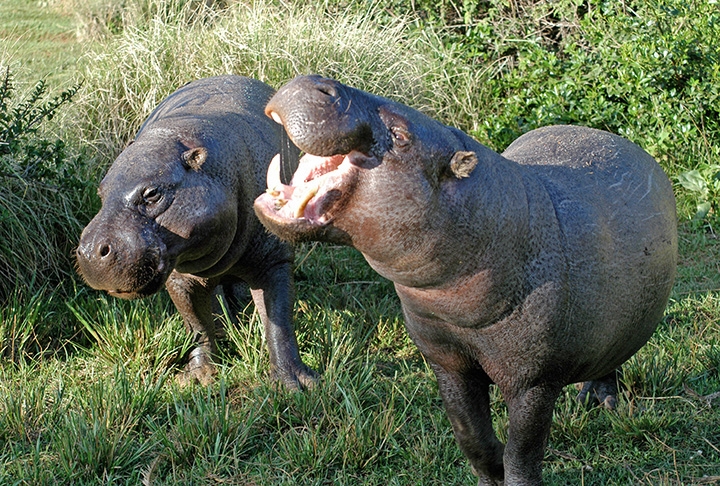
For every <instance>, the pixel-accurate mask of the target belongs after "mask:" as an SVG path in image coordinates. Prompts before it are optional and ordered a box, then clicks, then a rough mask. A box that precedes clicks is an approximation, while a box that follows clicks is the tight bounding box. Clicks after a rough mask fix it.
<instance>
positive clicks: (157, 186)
mask: <svg viewBox="0 0 720 486" xmlns="http://www.w3.org/2000/svg"><path fill="white" fill-rule="evenodd" d="M273 93H274V90H273V89H272V88H271V87H269V86H267V85H265V84H264V83H261V82H260V81H257V80H253V79H248V78H244V77H240V76H221V77H213V78H207V79H201V80H198V81H194V82H192V83H190V84H188V85H186V86H184V87H182V88H180V89H179V90H178V91H176V92H175V93H173V94H172V95H170V96H169V97H168V98H167V99H165V100H164V101H163V102H162V103H161V104H160V105H159V106H158V107H157V108H156V109H155V111H154V112H153V113H152V114H151V115H150V117H149V118H148V119H147V120H146V121H145V123H144V124H143V126H142V127H141V128H140V131H139V132H138V134H137V136H136V138H135V140H134V142H133V143H131V144H130V145H129V146H128V147H127V148H126V149H125V150H124V151H123V152H122V153H121V154H120V156H119V157H118V158H117V159H116V160H115V162H114V163H113V164H112V166H111V167H110V169H109V170H108V173H107V175H106V176H105V178H104V179H103V180H102V182H101V183H100V187H99V190H98V193H99V195H100V198H101V200H102V208H101V210H100V212H99V213H98V214H97V215H96V216H95V218H93V220H92V221H91V222H90V223H89V224H88V225H87V227H86V228H85V229H84V231H83V233H82V236H81V238H80V244H79V246H78V249H77V263H78V270H79V272H80V274H81V275H82V276H83V277H84V278H85V280H86V281H87V283H88V284H89V285H90V286H92V287H93V288H96V289H101V290H106V291H107V292H108V293H109V294H110V295H113V296H116V297H121V298H127V299H133V298H139V297H144V296H147V295H150V294H153V293H155V292H157V291H158V290H160V289H161V288H162V286H163V284H165V286H166V287H167V290H168V292H169V294H170V297H171V298H172V300H173V302H174V303H175V306H176V307H177V309H178V311H179V312H180V314H182V317H183V319H184V321H185V325H186V327H187V329H188V331H189V332H191V333H193V334H194V336H195V340H196V344H197V346H196V347H195V348H194V350H193V351H192V352H191V354H190V358H189V362H188V364H187V366H186V368H185V371H184V373H183V374H181V375H180V376H179V379H180V381H181V382H188V381H193V380H198V381H200V382H201V383H202V384H208V383H210V382H211V381H212V379H213V376H214V375H215V373H216V368H215V366H214V365H213V362H212V355H213V354H214V353H215V351H216V344H215V326H214V322H213V317H212V312H211V304H212V301H213V291H214V289H215V288H216V287H218V286H226V287H228V286H232V285H234V284H235V283H236V282H245V283H246V284H247V285H248V286H249V287H250V291H251V294H252V298H253V300H254V302H255V305H256V307H257V309H258V312H259V314H260V318H261V320H262V322H263V325H264V327H265V334H266V339H267V343H268V346H269V348H270V363H271V373H272V374H273V376H274V377H275V378H276V379H278V380H280V381H281V382H282V383H284V384H285V385H286V386H288V387H290V388H293V389H299V388H301V387H303V386H308V385H310V384H311V383H312V382H313V380H314V379H315V373H314V372H313V371H312V370H310V369H309V368H307V367H306V366H305V365H304V364H303V362H302V361H301V359H300V356H299V354H298V348H297V342H296V339H295V334H294V331H293V327H292V308H293V302H294V293H293V281H292V262H293V250H292V247H291V246H290V245H288V244H287V243H285V242H281V241H280V240H279V239H278V238H277V237H275V236H273V235H270V234H269V233H268V232H267V231H265V229H264V228H263V227H262V225H261V224H260V223H259V221H258V220H257V217H256V216H255V214H254V212H253V209H252V204H253V201H254V199H255V198H256V197H257V196H258V195H259V194H260V193H261V192H262V191H263V190H264V189H265V174H266V171H267V167H268V163H269V162H270V160H271V159H272V156H273V155H274V154H275V153H276V151H277V148H278V146H279V143H280V127H278V126H277V124H275V123H273V122H272V121H270V120H269V119H268V118H267V117H266V116H265V115H264V113H263V108H264V106H265V103H266V102H267V100H268V99H269V98H270V97H271V96H272V94H273Z"/></svg>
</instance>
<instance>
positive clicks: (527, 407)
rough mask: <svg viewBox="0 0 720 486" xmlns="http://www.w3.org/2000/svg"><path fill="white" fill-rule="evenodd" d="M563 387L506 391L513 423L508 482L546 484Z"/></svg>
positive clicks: (507, 451) (508, 449)
mask: <svg viewBox="0 0 720 486" xmlns="http://www.w3.org/2000/svg"><path fill="white" fill-rule="evenodd" d="M561 390H562V386H559V385H551V384H543V385H539V386H536V387H533V388H530V389H527V390H523V391H521V392H519V393H517V394H515V395H511V394H506V393H504V392H503V396H505V401H506V403H507V407H508V422H509V426H508V442H507V444H506V445H505V455H504V456H503V459H504V462H505V481H506V482H507V484H513V485H515V484H518V485H540V484H542V460H543V455H544V452H545V446H546V445H547V441H548V437H549V436H550V426H551V424H552V414H553V409H554V408H555V401H556V400H557V397H558V396H559V395H560V391H561ZM508 395H510V396H508Z"/></svg>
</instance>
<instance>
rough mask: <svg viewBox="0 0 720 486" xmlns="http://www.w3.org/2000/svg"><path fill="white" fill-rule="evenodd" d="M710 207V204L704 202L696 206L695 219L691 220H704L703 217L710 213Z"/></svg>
mask: <svg viewBox="0 0 720 486" xmlns="http://www.w3.org/2000/svg"><path fill="white" fill-rule="evenodd" d="M711 207H712V204H710V202H708V201H705V202H702V203H700V204H698V205H697V211H696V212H695V217H694V218H693V219H695V220H703V219H705V216H707V214H708V213H709V212H710V208H711Z"/></svg>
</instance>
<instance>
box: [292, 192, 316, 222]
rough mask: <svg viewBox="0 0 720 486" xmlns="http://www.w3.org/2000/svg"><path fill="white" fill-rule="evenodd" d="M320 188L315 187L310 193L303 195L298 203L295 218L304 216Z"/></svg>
mask: <svg viewBox="0 0 720 486" xmlns="http://www.w3.org/2000/svg"><path fill="white" fill-rule="evenodd" d="M317 192H318V188H317V187H314V188H312V189H310V190H308V191H306V192H305V194H304V195H303V198H302V199H301V200H300V201H298V205H297V207H296V208H295V218H296V219H297V218H301V217H302V215H303V214H304V213H305V206H307V203H309V202H310V199H312V198H313V197H315V194H317Z"/></svg>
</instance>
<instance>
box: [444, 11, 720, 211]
mask: <svg viewBox="0 0 720 486" xmlns="http://www.w3.org/2000/svg"><path fill="white" fill-rule="evenodd" d="M471 3H473V2H471ZM488 3H490V4H492V5H496V6H497V7H495V8H491V9H489V10H487V11H486V12H485V15H484V16H483V17H482V18H473V19H472V22H471V23H470V24H468V25H467V26H466V28H465V29H464V31H463V32H462V34H463V35H456V36H455V37H453V39H454V42H455V43H456V45H457V46H459V47H458V49H459V51H460V52H461V53H463V55H464V56H465V58H466V59H467V60H468V62H470V63H475V64H476V65H478V66H483V65H492V66H493V67H492V68H489V69H488V70H487V73H488V76H487V80H486V81H487V84H488V87H487V89H488V90H489V93H490V96H489V97H488V98H487V101H488V105H487V107H486V108H485V110H484V114H483V115H481V118H482V121H481V123H480V124H479V126H477V127H476V128H475V130H473V134H474V135H475V136H477V137H478V138H479V139H481V140H485V141H487V142H488V143H489V144H491V145H492V146H494V147H496V148H498V149H502V148H503V147H505V146H507V145H508V144H509V143H510V142H511V141H512V140H514V139H515V138H516V137H517V136H519V135H520V134H522V133H525V132H527V131H529V130H531V129H533V128H537V127H540V126H544V125H549V124H557V123H570V124H582V125H587V126H592V127H596V128H601V129H605V130H608V131H611V132H614V133H618V134H620V135H623V136H625V137H627V138H629V139H630V140H633V141H634V142H636V143H639V144H640V145H641V146H642V147H643V148H645V149H646V150H647V151H648V152H649V153H650V154H652V155H653V156H654V157H655V158H656V159H658V161H659V162H660V163H661V165H663V167H664V169H665V170H666V171H667V172H668V174H669V175H670V176H671V177H672V178H673V179H675V180H677V181H679V182H680V183H683V184H682V186H683V187H684V188H685V189H690V186H689V185H688V184H686V183H684V182H685V181H687V179H688V174H687V171H689V170H699V175H700V176H701V177H702V178H703V179H704V181H705V183H704V184H703V187H710V186H712V184H713V181H714V177H715V174H716V173H717V171H713V170H712V167H713V166H715V165H717V163H718V158H719V157H720V51H718V49H717V39H718V38H719V37H720V9H718V8H717V5H716V3H715V2H701V1H699V0H696V1H690V2H686V1H681V0H656V1H649V2H636V3H635V4H632V5H630V6H629V5H628V4H627V3H625V2H623V3H618V2H609V1H590V2H577V1H561V2H552V3H551V4H546V3H545V2H542V3H537V4H536V5H530V4H529V3H528V2H521V3H525V4H526V8H525V10H524V11H523V12H522V13H524V15H525V16H524V17H518V16H512V15H509V14H508V12H507V11H504V10H503V8H501V7H500V6H501V5H504V3H505V2H497V1H495V2H488ZM543 26H545V28H543ZM549 27H552V28H549ZM682 174H685V176H682V177H681V175H682ZM693 174H694V175H695V176H697V175H698V174H696V173H693ZM690 177H691V178H692V174H691V176H690ZM683 195H684V198H682V201H681V203H682V204H681V212H682V213H683V214H689V215H691V216H692V215H696V216H700V217H702V216H704V215H705V214H707V210H708V209H709V207H710V206H709V205H708V203H710V201H708V200H706V199H705V198H706V197H708V191H707V190H705V189H701V190H699V191H693V190H691V191H690V192H685V193H683ZM695 204H705V205H704V206H700V207H698V208H697V209H696V208H695ZM712 204H713V205H714V204H715V203H712ZM682 206H685V207H682ZM702 209H705V212H704V213H702V212H700V211H701V210H702Z"/></svg>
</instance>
